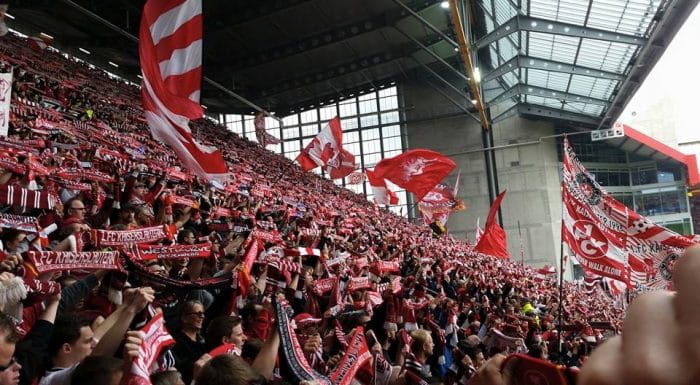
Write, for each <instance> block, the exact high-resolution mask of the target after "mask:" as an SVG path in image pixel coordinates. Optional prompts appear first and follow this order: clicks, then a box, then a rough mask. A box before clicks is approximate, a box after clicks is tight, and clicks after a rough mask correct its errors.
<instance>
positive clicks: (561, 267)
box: [557, 166, 565, 364]
mask: <svg viewBox="0 0 700 385" xmlns="http://www.w3.org/2000/svg"><path fill="white" fill-rule="evenodd" d="M563 168H564V166H562V172H563ZM564 188H565V187H564V183H563V182H562V184H561V235H560V240H559V332H558V333H557V342H558V344H557V345H558V349H557V350H558V353H559V363H560V364H564V354H563V347H564V341H563V334H562V332H563V330H562V329H563V326H564Z"/></svg>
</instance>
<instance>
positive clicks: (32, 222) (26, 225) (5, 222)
mask: <svg viewBox="0 0 700 385" xmlns="http://www.w3.org/2000/svg"><path fill="white" fill-rule="evenodd" d="M0 227H2V228H5V229H17V230H20V231H25V232H28V233H37V232H39V228H38V226H37V221H36V218H34V217H25V216H22V215H12V214H0Z"/></svg>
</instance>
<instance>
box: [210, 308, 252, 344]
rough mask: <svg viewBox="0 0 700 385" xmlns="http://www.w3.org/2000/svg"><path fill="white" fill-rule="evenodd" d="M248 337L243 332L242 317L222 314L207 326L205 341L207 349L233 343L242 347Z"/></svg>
mask: <svg viewBox="0 0 700 385" xmlns="http://www.w3.org/2000/svg"><path fill="white" fill-rule="evenodd" d="M246 339H247V337H246V335H245V334H243V325H242V323H241V317H238V316H220V317H216V318H214V319H213V320H211V322H210V323H209V326H207V333H206V336H205V337H204V342H205V343H206V345H207V349H214V348H216V347H217V346H219V345H222V344H228V343H232V344H234V345H236V347H237V348H239V349H240V348H242V347H243V345H244V344H245V341H246Z"/></svg>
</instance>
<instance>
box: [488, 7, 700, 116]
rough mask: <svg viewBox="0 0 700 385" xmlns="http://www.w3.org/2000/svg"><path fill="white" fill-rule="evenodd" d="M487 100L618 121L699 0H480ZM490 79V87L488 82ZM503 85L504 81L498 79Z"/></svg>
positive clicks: (506, 111) (505, 110) (507, 109)
mask: <svg viewBox="0 0 700 385" xmlns="http://www.w3.org/2000/svg"><path fill="white" fill-rule="evenodd" d="M477 4H479V7H480V8H481V9H482V14H483V15H484V21H485V23H484V25H485V30H484V31H483V34H481V36H480V38H479V39H478V40H477V41H476V42H475V45H476V46H477V47H478V48H479V49H480V52H479V54H480V55H481V56H482V59H483V60H482V63H485V64H486V65H487V66H488V67H490V70H488V71H486V73H485V75H484V76H483V81H484V83H485V84H486V85H485V86H484V87H485V88H487V89H490V90H491V92H490V95H487V97H486V103H488V104H489V105H490V106H494V105H501V106H499V107H500V108H499V110H500V111H501V112H500V114H501V115H500V116H498V115H497V116H492V119H493V120H496V121H497V120H499V119H503V118H505V117H507V116H510V115H511V114H514V113H516V112H519V113H521V114H531V115H537V116H540V117H546V118H552V119H560V120H565V121H570V122H575V123H577V124H582V125H586V126H602V125H607V126H609V125H611V124H612V123H613V122H614V120H616V119H617V117H618V116H619V114H620V113H621V112H622V110H623V109H624V107H625V105H626V104H627V102H628V101H629V100H630V98H631V97H632V95H633V94H634V92H635V91H636V90H637V88H638V86H639V85H640V84H641V83H642V82H643V81H644V78H645V77H646V75H647V74H648V72H649V71H650V70H651V68H652V67H653V66H654V64H655V63H656V61H657V60H658V59H659V58H660V56H661V54H662V53H663V51H664V50H665V48H666V46H667V45H668V43H669V42H670V40H671V39H672V38H673V36H674V35H675V34H676V32H677V31H678V29H679V28H680V26H681V25H682V24H683V22H684V21H685V18H686V17H687V15H689V14H690V13H691V11H692V9H693V8H694V7H695V5H696V4H697V0H690V1H673V0H479V1H477ZM489 82H490V83H491V84H490V85H488V83H489ZM494 83H497V84H494Z"/></svg>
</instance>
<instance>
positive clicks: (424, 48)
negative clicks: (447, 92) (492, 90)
mask: <svg viewBox="0 0 700 385" xmlns="http://www.w3.org/2000/svg"><path fill="white" fill-rule="evenodd" d="M396 30H397V31H399V33H401V34H402V35H404V36H405V37H406V38H407V39H409V40H411V41H412V42H414V43H415V44H416V45H417V46H419V47H420V48H421V49H422V50H423V51H425V52H426V53H427V54H428V55H430V56H432V57H433V58H435V60H437V61H439V62H440V63H442V64H444V65H445V66H446V67H448V68H449V69H450V70H452V72H453V73H454V74H455V75H457V76H459V77H460V78H462V79H464V80H466V81H467V82H468V81H469V77H467V75H465V74H463V73H462V72H461V71H458V70H456V69H455V68H454V67H452V66H451V65H450V64H449V63H448V62H447V61H445V59H443V58H442V57H440V55H438V54H436V53H435V52H433V50H432V49H430V48H428V47H427V46H426V45H425V44H423V43H422V42H420V41H419V40H418V39H416V38H415V37H413V36H411V35H409V34H407V33H406V32H404V31H402V30H401V29H399V28H398V27H397V28H396Z"/></svg>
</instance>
